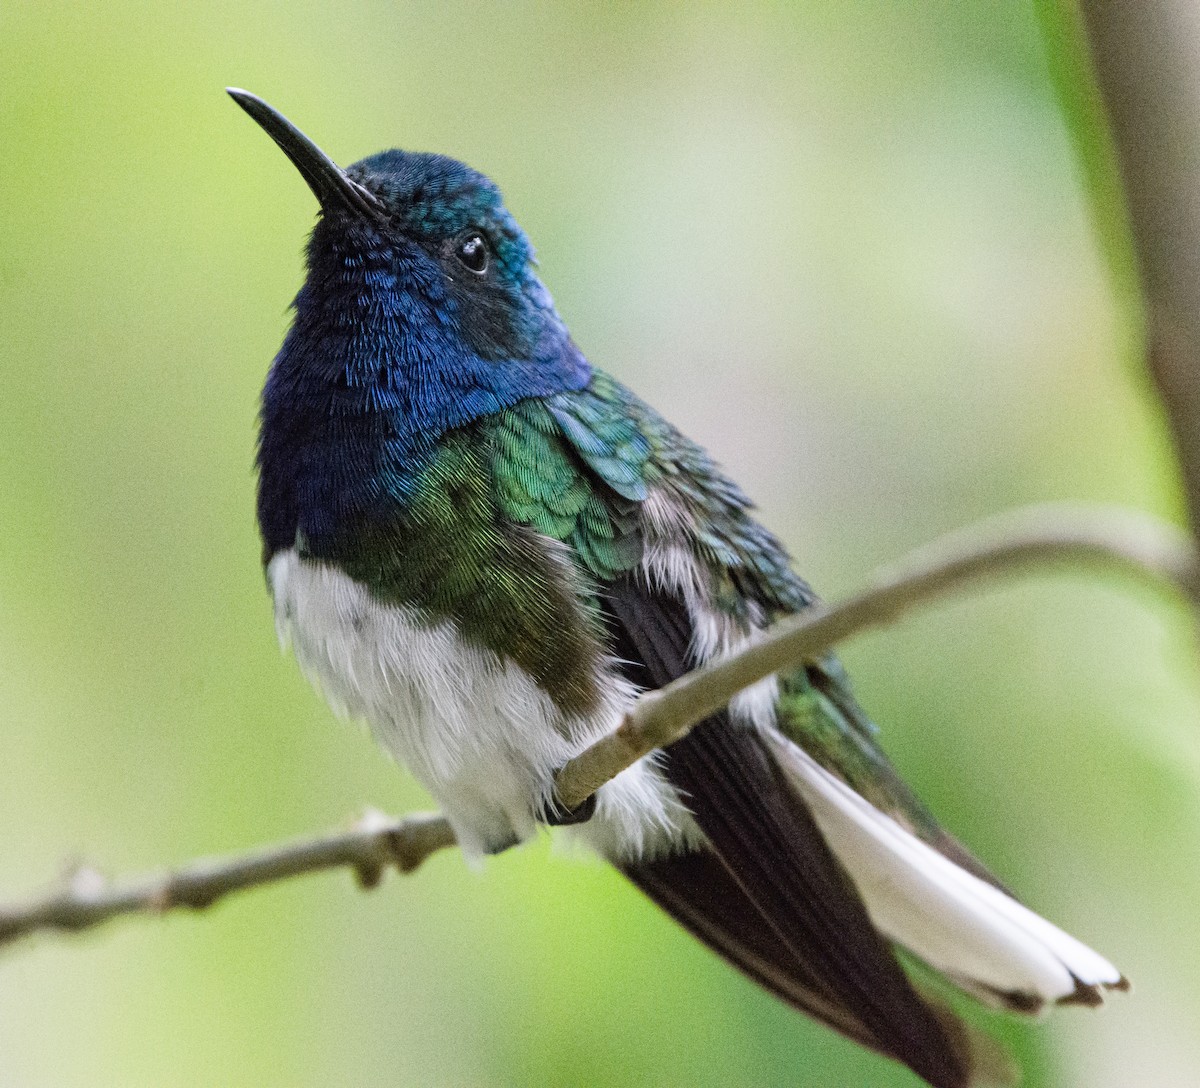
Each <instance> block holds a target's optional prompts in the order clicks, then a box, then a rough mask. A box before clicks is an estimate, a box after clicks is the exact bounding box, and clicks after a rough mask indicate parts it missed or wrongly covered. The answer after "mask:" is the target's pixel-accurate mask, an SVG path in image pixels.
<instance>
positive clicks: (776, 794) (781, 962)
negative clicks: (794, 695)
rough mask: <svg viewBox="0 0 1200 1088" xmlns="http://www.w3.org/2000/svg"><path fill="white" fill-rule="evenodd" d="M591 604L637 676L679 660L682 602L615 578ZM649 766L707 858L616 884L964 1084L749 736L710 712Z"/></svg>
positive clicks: (779, 989) (945, 1080)
mask: <svg viewBox="0 0 1200 1088" xmlns="http://www.w3.org/2000/svg"><path fill="white" fill-rule="evenodd" d="M602 607H603V608H604V611H605V613H606V618H607V619H608V622H609V623H610V625H611V629H612V633H613V636H614V641H615V644H616V652H617V654H618V655H619V656H620V657H622V658H623V659H624V660H626V661H628V662H629V663H630V664H629V669H630V672H631V675H632V678H633V679H635V680H636V681H637V682H639V683H643V684H648V685H649V686H652V687H660V686H662V685H663V684H665V683H668V682H669V681H670V680H672V679H674V678H675V677H677V676H679V675H680V674H682V673H683V672H684V671H686V669H687V668H688V667H689V657H688V647H689V645H690V642H691V636H692V632H691V629H690V623H689V621H688V618H687V611H686V609H685V607H684V605H683V603H682V602H680V601H678V600H675V599H672V598H667V597H664V596H662V595H661V594H658V593H655V592H654V591H652V590H650V589H649V588H647V587H646V586H645V584H644V583H643V582H641V581H640V580H639V579H638V578H637V577H636V576H634V575H625V576H623V577H621V578H619V579H617V580H616V581H614V582H612V583H610V584H609V585H608V586H607V587H606V588H605V592H604V593H603V595H602ZM663 770H664V773H665V775H666V777H667V778H668V780H669V781H670V782H671V783H672V784H673V785H674V786H675V787H676V788H677V789H678V790H679V791H680V792H681V794H682V795H683V797H684V799H685V801H686V803H687V805H688V807H689V809H690V810H691V811H692V813H693V814H694V816H695V819H696V822H697V824H698V825H699V826H700V828H701V830H702V831H703V832H704V833H705V835H706V836H707V838H708V840H709V842H710V843H711V846H712V853H711V854H708V853H701V854H697V855H686V856H676V857H669V858H666V859H662V860H650V861H645V862H641V863H638V864H633V865H626V866H625V867H624V871H625V872H626V874H627V875H628V876H629V877H630V879H632V880H633V881H634V882H635V883H636V884H638V885H639V886H640V887H642V888H643V890H645V891H646V893H647V894H648V895H650V896H651V898H653V899H654V900H655V901H656V902H658V903H659V904H660V905H661V906H663V907H664V908H665V909H666V910H668V911H669V912H670V913H672V914H673V915H675V917H677V918H678V919H679V920H680V921H681V922H682V923H683V924H684V925H686V926H687V927H688V928H689V929H690V930H692V932H694V933H695V934H696V935H697V936H698V937H700V938H701V939H702V940H704V941H705V942H706V943H707V944H709V945H710V946H711V947H712V948H714V949H716V950H717V951H718V952H720V953H721V954H722V955H724V956H726V957H727V958H729V959H730V960H731V961H732V962H733V963H734V964H735V965H737V966H738V967H740V968H741V969H742V970H743V971H745V972H746V973H747V974H749V975H750V976H751V977H752V978H754V979H755V980H756V981H758V982H760V983H762V984H763V985H764V986H766V987H767V988H768V989H770V990H772V991H774V992H775V993H777V994H778V995H779V996H780V997H782V998H784V999H785V1000H787V1001H789V1002H791V1003H792V1004H794V1005H796V1006H797V1007H799V1008H800V1009H802V1010H804V1011H805V1012H808V1013H809V1014H811V1015H813V1016H815V1017H816V1018H818V1019H820V1020H822V1021H824V1022H825V1023H827V1024H829V1025H830V1026H832V1027H834V1028H836V1029H837V1030H839V1031H841V1032H843V1033H844V1034H846V1035H848V1036H850V1037H851V1038H852V1039H855V1040H856V1041H858V1042H860V1043H862V1044H864V1045H866V1046H869V1047H872V1048H873V1049H875V1050H877V1051H879V1052H881V1053H883V1054H885V1055H888V1056H889V1057H892V1058H895V1059H897V1060H898V1061H901V1062H903V1063H904V1064H905V1065H907V1066H909V1067H910V1068H911V1069H912V1070H913V1071H914V1072H916V1073H917V1074H918V1075H920V1076H922V1077H924V1078H925V1079H926V1080H927V1081H929V1083H931V1084H933V1085H936V1086H938V1088H961V1086H965V1085H967V1084H968V1083H969V1073H970V1064H969V1063H970V1059H969V1057H968V1056H967V1055H966V1054H965V1053H964V1051H963V1049H962V1045H961V1039H960V1038H956V1037H955V1036H954V1035H953V1034H952V1033H951V1031H949V1030H948V1026H947V1024H946V1023H945V1022H944V1017H943V1014H941V1013H940V1012H935V1011H934V1010H933V1009H932V1008H931V1007H930V1006H929V1005H928V1004H927V1003H926V1002H925V1001H924V1000H923V999H922V998H921V997H920V996H919V995H918V994H917V993H916V991H915V990H914V989H913V987H912V985H911V983H910V982H909V981H908V979H907V977H906V976H905V974H904V972H903V970H902V969H901V967H900V965H899V963H898V962H897V960H896V958H895V956H894V954H893V953H892V950H891V948H890V947H889V945H888V944H887V942H886V941H885V940H884V939H883V938H882V937H881V936H880V935H879V934H878V932H877V931H876V930H875V928H874V927H873V926H872V924H871V921H870V919H869V918H868V917H867V913H866V909H865V908H864V907H863V904H862V901H861V900H860V899H859V897H858V895H857V893H856V892H855V890H854V888H853V886H852V885H851V883H850V881H849V880H848V878H847V877H846V876H845V874H844V873H843V871H842V869H841V868H840V866H839V865H838V863H837V861H836V860H835V859H834V857H833V854H832V853H831V852H830V850H829V847H828V846H827V845H826V843H825V840H824V839H823V838H822V836H821V834H820V832H819V831H818V829H817V827H816V824H815V822H814V821H813V818H812V815H811V813H810V812H809V810H808V808H807V806H806V805H805V803H804V802H803V801H802V800H801V798H800V797H799V795H798V794H797V793H796V791H795V789H794V788H793V787H792V786H791V785H790V783H789V782H788V780H787V777H786V776H785V775H784V773H783V772H782V771H781V770H780V769H779V767H778V766H777V764H776V763H775V760H774V757H773V756H772V754H771V752H770V751H769V750H768V748H767V747H766V745H765V744H764V743H763V741H762V740H761V739H760V737H759V734H758V733H757V732H756V731H755V730H752V729H748V728H741V727H737V726H734V725H732V723H731V722H730V721H729V719H728V717H727V715H725V714H720V715H716V716H714V717H712V718H710V719H708V720H707V721H705V722H702V723H701V724H700V725H698V726H697V727H696V728H695V729H693V730H692V732H691V733H689V734H688V736H687V737H685V738H684V739H683V740H681V741H679V742H677V743H676V744H674V745H672V746H671V747H670V748H668V749H667V751H666V753H665V757H664V760H663Z"/></svg>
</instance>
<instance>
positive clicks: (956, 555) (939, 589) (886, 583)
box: [557, 506, 1200, 809]
mask: <svg viewBox="0 0 1200 1088" xmlns="http://www.w3.org/2000/svg"><path fill="white" fill-rule="evenodd" d="M1084 563H1090V564H1096V563H1099V564H1102V565H1105V566H1110V567H1119V568H1124V569H1126V570H1129V571H1131V572H1133V573H1136V574H1140V575H1147V574H1149V575H1151V576H1153V577H1154V578H1156V579H1162V580H1165V581H1167V582H1170V583H1173V584H1174V585H1176V586H1177V587H1178V588H1179V589H1180V590H1181V591H1182V592H1183V593H1184V594H1185V595H1186V596H1187V597H1188V598H1189V599H1190V600H1191V601H1192V602H1193V604H1200V559H1198V557H1197V550H1196V547H1195V545H1194V544H1193V543H1192V542H1190V541H1189V540H1188V538H1187V537H1186V536H1185V535H1184V534H1183V533H1181V532H1179V531H1178V530H1177V529H1175V528H1173V527H1171V526H1169V525H1166V524H1164V523H1162V522H1160V521H1158V520H1156V519H1153V518H1150V517H1148V516H1146V515H1141V514H1134V513H1132V512H1129V511H1121V510H1110V509H1103V508H1094V507H1080V506H1042V507H1032V508H1029V509H1025V510H1018V511H1015V512H1014V513H1012V514H1007V515H1004V516H1002V517H999V518H995V519H992V520H990V521H987V522H984V523H982V524H980V525H977V526H975V527H973V528H971V529H967V530H963V531H962V532H958V533H952V534H950V535H949V536H947V537H943V538H942V539H941V540H940V541H938V542H936V543H934V544H931V545H929V546H927V547H924V548H920V549H918V550H917V551H916V552H913V553H912V554H911V555H909V556H908V557H907V558H906V559H905V560H904V561H902V562H901V563H899V564H897V565H896V566H895V567H893V568H891V569H890V570H885V571H883V572H881V573H880V574H879V575H877V576H876V578H875V580H874V583H873V585H872V586H871V587H870V588H869V589H867V590H865V591H864V592H862V593H860V594H858V596H856V597H851V598H850V599H849V600H847V601H843V602H841V603H840V604H836V605H817V606H816V607H814V608H810V609H809V610H808V611H806V612H803V613H800V614H798V615H795V616H790V617H788V618H787V619H785V620H782V621H780V622H779V623H777V624H775V625H774V626H773V627H772V628H770V630H769V631H767V632H766V633H765V634H764V636H763V637H762V638H761V639H759V640H758V641H757V642H755V643H754V644H753V645H751V646H748V647H746V648H745V649H743V650H741V651H739V652H738V653H737V654H734V655H733V656H731V657H728V658H726V659H724V660H723V661H720V662H717V663H716V664H713V665H709V666H707V667H706V668H703V669H697V670H696V671H694V672H690V673H688V674H687V675H686V676H682V677H680V678H679V679H678V680H676V681H674V682H673V683H671V684H668V685H667V686H666V687H664V688H661V689H659V690H658V691H653V692H648V693H647V694H646V695H644V696H643V697H642V698H641V699H639V700H638V702H637V703H636V705H635V706H634V707H633V709H632V710H631V711H630V713H629V715H628V716H627V718H626V719H625V721H624V722H623V723H622V725H621V727H620V728H619V729H618V730H617V731H616V732H615V733H612V734H610V735H609V736H607V737H602V738H601V739H600V740H598V741H597V742H596V743H595V744H593V745H592V746H591V747H590V748H589V749H587V751H585V752H583V753H582V754H581V755H579V756H577V757H576V758H575V759H573V760H572V761H571V762H570V763H568V764H567V765H566V766H565V767H564V768H563V769H562V771H561V773H560V774H559V776H558V782H557V787H558V795H559V800H560V801H561V803H562V804H563V805H565V806H566V807H567V808H569V809H573V808H575V807H576V806H578V805H579V804H581V803H582V802H583V801H584V800H586V799H587V798H588V797H589V796H590V795H591V794H592V793H594V792H595V791H596V790H597V789H598V788H599V787H600V786H602V785H603V784H604V783H605V782H607V781H608V780H609V779H610V778H613V777H615V776H616V775H617V774H619V773H620V772H621V771H623V770H624V769H625V768H626V767H628V766H630V765H631V764H632V763H635V762H636V761H637V760H638V759H640V758H641V757H642V756H644V755H646V754H648V753H649V752H652V751H654V749H655V748H663V747H665V746H666V745H668V744H671V743H673V742H674V741H677V740H679V739H680V738H681V737H683V736H684V735H685V734H686V733H687V732H688V730H689V729H691V727H692V726H693V725H694V724H695V723H696V722H698V721H701V720H703V719H704V718H706V717H707V716H708V715H709V714H712V713H713V712H714V711H717V710H720V709H721V707H723V706H724V705H725V704H726V703H727V702H729V700H730V698H731V697H732V695H733V694H734V693H736V692H738V691H741V690H742V689H743V688H745V687H749V686H750V685H751V684H753V683H756V682H757V681H759V680H761V679H763V678H764V677H766V676H770V675H771V674H772V673H774V672H778V671H779V670H780V669H783V668H786V667H787V666H789V665H795V664H796V663H798V662H801V661H806V660H811V659H812V658H814V657H817V656H819V655H820V654H822V653H824V652H825V651H826V650H828V649H829V648H830V647H831V646H834V645H835V644H836V643H838V642H841V641H843V640H844V639H846V638H848V637H850V636H851V635H854V634H857V633H858V632H860V631H865V630H868V629H870V628H872V627H879V626H882V625H883V624H886V623H889V622H891V621H892V620H895V619H897V618H898V617H899V616H901V615H902V614H904V613H905V612H908V611H911V610H912V609H913V608H915V607H917V606H920V605H926V604H930V603H932V602H933V601H935V600H937V599H938V598H941V597H945V596H947V595H948V594H950V593H952V592H954V591H955V590H958V589H962V588H964V587H965V586H967V585H968V584H970V583H973V582H980V581H990V580H993V579H995V578H996V577H998V576H999V575H1002V574H1013V573H1016V572H1017V571H1020V570H1025V569H1028V568H1030V567H1045V566H1049V565H1056V566H1063V565H1066V564H1084Z"/></svg>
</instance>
